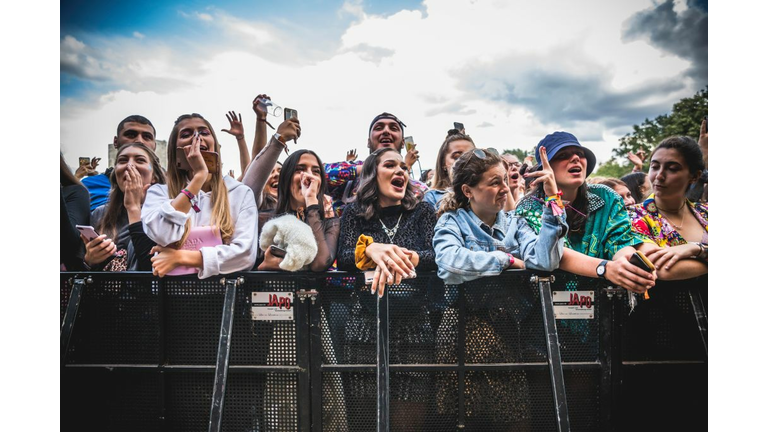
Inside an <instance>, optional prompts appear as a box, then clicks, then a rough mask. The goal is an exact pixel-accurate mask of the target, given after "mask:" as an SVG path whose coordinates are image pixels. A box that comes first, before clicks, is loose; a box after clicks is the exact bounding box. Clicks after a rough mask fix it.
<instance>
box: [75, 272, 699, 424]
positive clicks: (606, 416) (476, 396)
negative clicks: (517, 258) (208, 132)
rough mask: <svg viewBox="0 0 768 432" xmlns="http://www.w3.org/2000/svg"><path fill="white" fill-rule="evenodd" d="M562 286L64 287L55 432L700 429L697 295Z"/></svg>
mask: <svg viewBox="0 0 768 432" xmlns="http://www.w3.org/2000/svg"><path fill="white" fill-rule="evenodd" d="M650 295H651V298H650V299H649V300H641V301H640V302H639V304H638V305H637V306H636V307H635V308H634V310H632V311H631V312H630V309H629V307H628V306H627V304H628V301H627V300H628V299H627V293H626V291H625V290H623V289H621V288H612V287H609V286H606V285H605V284H604V283H603V281H600V280H596V279H587V278H580V277H576V276H574V275H570V274H567V273H561V272H556V273H554V274H553V275H550V274H536V273H532V272H529V271H508V272H505V273H503V274H502V275H500V276H498V277H494V278H484V279H480V280H477V281H473V282H469V283H465V284H462V285H457V286H450V285H444V284H443V283H442V281H441V280H440V279H439V278H437V277H436V276H435V274H434V273H431V274H420V276H419V277H418V278H416V279H412V280H406V281H403V283H402V284H401V285H398V286H393V287H388V289H387V295H386V296H385V297H384V298H382V299H378V297H376V296H374V295H371V294H370V291H369V288H368V287H366V286H365V284H364V281H363V275H362V274H359V273H344V272H330V273H323V274H315V273H293V274H291V273H280V272H247V273H239V274H234V275H227V276H225V277H216V278H211V279H207V280H202V281H201V280H198V279H196V278H195V277H176V278H164V279H158V278H155V277H153V276H152V275H151V274H150V273H138V272H126V273H61V311H60V318H61V323H62V327H61V365H62V369H61V400H62V402H61V426H62V429H63V430H100V431H107V430H108V431H122V430H130V431H137V430H141V431H154V430H158V431H159V430H174V431H175V430H179V431H205V430H208V431H220V430H224V431H251V432H255V431H299V430H300V431H342V432H347V431H352V432H357V431H386V430H391V431H411V430H412V431H510V430H522V431H597V430H607V431H624V430H648V429H649V428H650V429H651V430H702V429H704V428H706V409H707V408H706V402H707V387H706V377H707V348H706V344H707V317H706V303H707V302H706V300H707V280H706V277H704V278H701V279H696V280H690V281H683V282H676V283H666V284H659V285H657V287H655V288H654V289H652V290H651V291H650Z"/></svg>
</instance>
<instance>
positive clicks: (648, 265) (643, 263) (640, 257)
mask: <svg viewBox="0 0 768 432" xmlns="http://www.w3.org/2000/svg"><path fill="white" fill-rule="evenodd" d="M629 262H630V263H631V264H633V265H635V266H637V267H640V268H641V269H643V270H645V271H647V272H648V273H652V272H653V271H654V270H656V266H654V265H653V263H652V262H651V260H649V259H648V257H646V256H645V255H644V254H643V253H642V252H640V251H636V252H635V253H633V254H632V256H631V257H630V258H629Z"/></svg>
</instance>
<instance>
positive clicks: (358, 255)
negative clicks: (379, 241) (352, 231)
mask: <svg viewBox="0 0 768 432" xmlns="http://www.w3.org/2000/svg"><path fill="white" fill-rule="evenodd" d="M372 243H373V237H371V236H367V235H365V234H360V237H358V238H357V245H355V266H356V267H357V268H358V269H360V270H369V269H372V268H375V267H376V263H375V262H373V260H372V259H370V258H369V257H368V255H366V254H365V249H366V248H367V247H368V246H369V245H370V244H372Z"/></svg>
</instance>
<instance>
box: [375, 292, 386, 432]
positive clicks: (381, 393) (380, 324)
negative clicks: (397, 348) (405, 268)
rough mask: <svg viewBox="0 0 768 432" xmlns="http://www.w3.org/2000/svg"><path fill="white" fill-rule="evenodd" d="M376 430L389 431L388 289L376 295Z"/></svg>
mask: <svg viewBox="0 0 768 432" xmlns="http://www.w3.org/2000/svg"><path fill="white" fill-rule="evenodd" d="M376 298H377V300H376V330H377V331H376V390H377V392H378V398H377V399H376V416H377V418H376V420H377V422H376V431H377V432H388V431H389V290H386V291H385V293H384V296H383V297H376Z"/></svg>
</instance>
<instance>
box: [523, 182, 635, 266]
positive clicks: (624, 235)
mask: <svg viewBox="0 0 768 432" xmlns="http://www.w3.org/2000/svg"><path fill="white" fill-rule="evenodd" d="M587 187H588V192H587V200H588V201H589V205H588V207H589V217H588V218H587V222H586V223H585V224H584V227H582V229H581V230H580V231H579V232H572V231H569V232H568V236H567V237H566V238H565V247H567V248H570V249H573V250H575V251H577V252H581V253H583V254H585V255H589V256H591V257H595V258H601V259H612V258H613V255H614V254H616V252H618V251H619V250H620V249H622V248H624V247H627V246H634V245H637V244H640V243H643V241H644V240H643V239H642V238H641V237H640V236H639V235H638V234H637V233H635V232H633V231H632V228H631V226H630V224H629V218H628V217H627V211H626V210H625V209H624V200H623V199H622V198H621V197H620V196H619V194H617V193H616V192H614V191H613V189H611V188H609V187H608V186H604V185H598V184H589V185H587ZM542 208H543V203H542V202H541V201H538V200H537V199H536V198H534V197H531V196H526V197H525V198H523V199H522V200H520V203H519V204H518V205H517V208H515V214H516V215H519V216H523V217H525V219H526V221H527V222H528V225H530V226H531V228H533V230H534V231H535V232H536V233H538V232H539V230H540V229H541V212H542ZM569 211H572V210H569Z"/></svg>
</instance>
